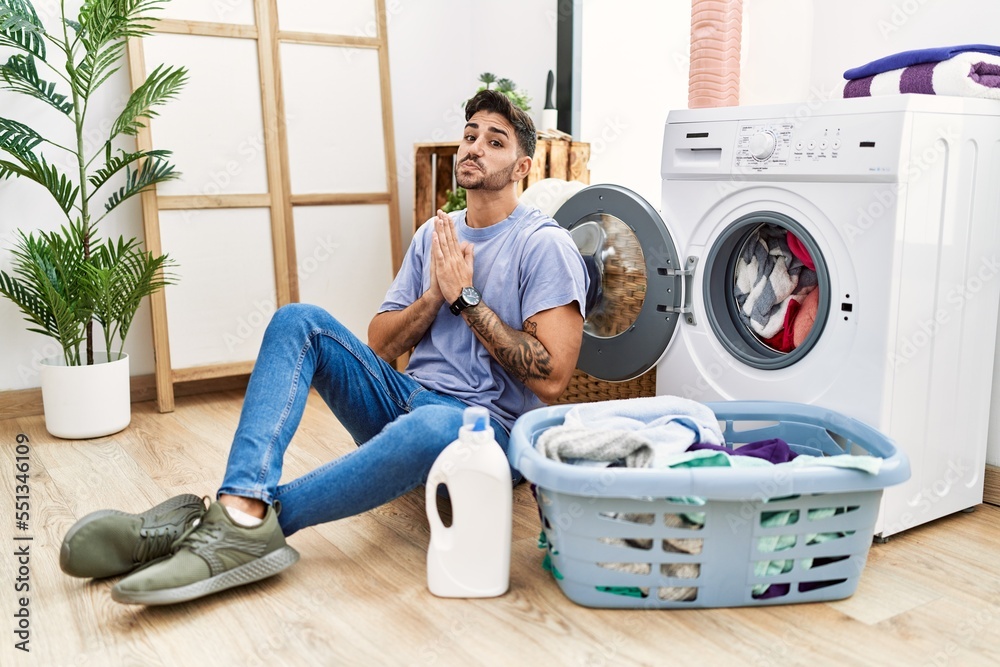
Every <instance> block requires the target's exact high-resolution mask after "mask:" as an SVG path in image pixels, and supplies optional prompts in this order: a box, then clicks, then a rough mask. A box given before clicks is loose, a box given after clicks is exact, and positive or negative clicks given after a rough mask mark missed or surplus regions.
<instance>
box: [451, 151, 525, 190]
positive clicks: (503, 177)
mask: <svg viewBox="0 0 1000 667" xmlns="http://www.w3.org/2000/svg"><path fill="white" fill-rule="evenodd" d="M462 162H472V163H473V164H475V165H476V166H477V167H478V166H480V165H479V163H478V162H476V161H475V159H473V158H467V159H465V160H462ZM462 162H459V163H458V164H459V167H461V165H462ZM516 166H517V159H515V160H514V161H513V162H511V163H510V166H509V167H507V168H505V169H501V170H499V171H495V172H493V173H491V174H489V173H484V172H482V171H480V172H479V173H478V174H471V175H470V174H463V173H462V171H461V170H459V172H458V175H457V176H456V177H455V181H456V182H457V183H458V184H459V185H460V186H462V187H463V188H465V189H466V190H487V191H490V192H496V191H498V190H503V189H504V188H505V187H507V186H508V185H510V183H511V181H510V176H511V174H513V173H514V168H515V167H516Z"/></svg>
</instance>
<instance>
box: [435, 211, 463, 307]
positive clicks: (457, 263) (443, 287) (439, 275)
mask: <svg viewBox="0 0 1000 667" xmlns="http://www.w3.org/2000/svg"><path fill="white" fill-rule="evenodd" d="M432 244H433V246H432V252H431V286H430V290H436V291H437V294H438V295H439V296H440V297H441V299H442V300H443V301H444V302H445V303H449V304H450V303H453V302H454V301H455V300H456V299H458V297H459V294H461V292H462V288H463V287H471V286H472V267H473V261H472V260H473V246H472V244H471V243H468V242H465V241H462V242H460V241H459V240H458V234H457V233H456V232H455V223H454V221H453V220H452V219H451V216H449V215H448V214H447V213H445V212H444V211H442V210H440V209H438V212H437V216H436V217H435V218H434V234H433V241H432Z"/></svg>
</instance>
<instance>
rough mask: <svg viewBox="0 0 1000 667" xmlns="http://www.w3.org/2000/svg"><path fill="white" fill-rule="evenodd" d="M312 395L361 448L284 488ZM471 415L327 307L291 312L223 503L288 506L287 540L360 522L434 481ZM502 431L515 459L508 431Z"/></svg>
mask: <svg viewBox="0 0 1000 667" xmlns="http://www.w3.org/2000/svg"><path fill="white" fill-rule="evenodd" d="M310 386H313V387H315V388H316V390H317V391H318V392H319V395H320V396H322V397H323V400H324V401H326V404H327V405H328V406H330V409H331V410H333V414H334V415H336V417H337V419H339V420H340V423H341V424H343V425H344V427H345V428H346V429H347V430H348V432H350V434H351V436H352V437H353V438H354V442H355V443H357V444H358V445H359V446H358V448H357V449H356V450H354V451H352V452H349V453H347V454H345V455H343V456H341V457H340V458H337V459H334V460H333V461H330V462H329V463H327V464H325V465H323V466H320V467H319V468H317V469H316V470H313V471H312V472H310V473H308V474H306V475H303V476H302V477H299V478H298V479H296V480H293V481H291V482H289V483H287V484H280V485H279V483H278V482H279V481H280V479H281V466H282V462H283V460H284V457H285V450H286V449H287V448H288V444H289V442H291V440H292V435H293V434H294V433H295V429H296V428H298V425H299V420H300V419H301V418H302V413H303V411H304V410H305V406H306V399H307V397H308V395H309V387H310ZM466 407H468V406H467V405H466V404H465V403H463V402H462V401H460V400H458V399H457V398H453V397H451V396H447V395H445V394H441V393H438V392H436V391H433V390H430V389H426V388H425V387H423V386H422V385H420V384H419V383H418V382H417V381H416V380H414V379H413V378H411V377H410V376H408V375H405V374H403V373H400V372H398V371H397V370H395V369H394V368H393V367H392V366H390V365H389V364H387V363H386V362H385V361H383V360H382V359H381V358H379V357H378V356H377V355H376V354H375V353H374V352H373V351H372V350H371V348H369V347H368V346H367V345H365V344H364V343H362V342H361V341H360V340H358V338H357V337H356V336H354V334H352V333H351V332H350V331H348V330H347V328H345V327H344V326H343V325H342V324H341V323H340V322H338V321H337V320H336V319H335V318H334V317H333V316H332V315H330V314H329V313H327V312H326V311H325V310H323V309H322V308H318V307H316V306H309V305H305V304H291V305H288V306H284V307H283V308H280V309H279V310H278V311H277V312H276V313H275V314H274V317H273V318H272V319H271V322H270V324H268V326H267V331H265V333H264V340H263V342H262V344H261V348H260V353H259V354H258V356H257V362H256V363H255V364H254V369H253V373H252V374H251V376H250V384H249V385H248V386H247V392H246V398H245V399H244V402H243V411H242V413H241V415H240V423H239V426H238V427H237V429H236V435H235V436H234V438H233V445H232V449H231V450H230V452H229V462H228V464H227V466H226V474H225V477H224V479H223V482H222V487H221V488H220V489H219V494H223V493H226V494H230V495H234V496H243V497H247V498H257V499H259V500H262V501H264V502H266V503H268V504H273V503H274V501H276V500H278V501H281V513H280V514H279V516H278V520H279V522H280V524H281V529H282V532H284V534H285V535H291V534H292V533H294V532H296V531H297V530H300V529H302V528H305V527H307V526H312V525H315V524H317V523H323V522H326V521H334V520H336V519H342V518H344V517H347V516H353V515H355V514H360V513H361V512H365V511H367V510H370V509H372V508H374V507H378V506H379V505H381V504H383V503H386V502H388V501H390V500H392V499H393V498H398V497H399V496H401V495H403V494H404V493H407V492H408V491H411V490H412V489H414V488H416V487H417V486H420V485H421V484H423V483H424V482H426V481H427V474H428V473H429V472H430V469H431V465H432V464H433V463H434V460H435V459H436V458H437V456H438V454H439V453H441V450H443V449H444V448H445V447H446V446H447V445H448V444H449V443H451V442H452V441H453V440H455V438H456V437H457V436H458V429H459V427H460V426H461V425H462V413H463V411H464V410H465V408H466ZM492 426H493V431H494V434H495V437H496V441H497V442H498V443H499V444H500V446H501V447H502V448H503V449H504V451H506V450H507V442H508V434H507V432H506V431H505V430H504V429H503V428H502V427H501V425H500V424H499V422H497V421H496V420H495V419H494V420H492ZM518 478H519V475H516V474H515V476H514V479H515V480H516V479H518Z"/></svg>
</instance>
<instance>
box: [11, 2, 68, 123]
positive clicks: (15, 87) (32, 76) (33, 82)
mask: <svg viewBox="0 0 1000 667" xmlns="http://www.w3.org/2000/svg"><path fill="white" fill-rule="evenodd" d="M0 1H2V0H0ZM0 78H2V79H3V80H4V82H5V83H6V84H7V85H6V86H5V87H6V88H7V89H8V90H12V91H14V92H17V93H23V94H25V95H30V96H32V97H36V98H38V99H40V100H42V101H43V102H45V103H46V104H48V105H50V106H52V107H53V108H55V109H58V110H59V111H61V112H63V113H64V114H66V115H67V116H68V115H69V114H71V113H72V112H73V103H72V102H70V101H68V100H67V99H66V96H65V95H61V94H59V93H57V92H56V84H55V83H49V82H48V81H45V80H43V79H42V78H40V77H39V76H38V69H37V68H36V67H35V59H34V57H33V56H30V55H28V56H24V55H20V54H16V55H13V56H11V57H10V58H9V59H8V60H7V62H6V63H5V64H3V65H0Z"/></svg>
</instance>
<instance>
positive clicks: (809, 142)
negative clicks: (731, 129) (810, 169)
mask: <svg viewBox="0 0 1000 667" xmlns="http://www.w3.org/2000/svg"><path fill="white" fill-rule="evenodd" d="M843 143H844V142H843V140H842V137H841V129H840V128H827V127H822V128H820V127H815V128H814V127H811V126H810V127H796V124H795V123H790V122H783V121H772V122H760V121H757V122H754V123H746V122H744V123H741V124H740V126H739V131H738V132H737V136H736V151H735V160H736V167H737V168H739V169H742V170H744V171H751V172H782V171H784V170H786V169H787V168H788V167H789V165H801V164H803V163H825V162H827V161H829V160H837V158H840V157H842V156H843V155H844V151H842V150H841V149H842V147H843ZM868 144H871V145H874V142H868ZM861 145H862V146H865V145H866V144H861ZM795 170H796V171H798V170H799V168H798V167H795Z"/></svg>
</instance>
